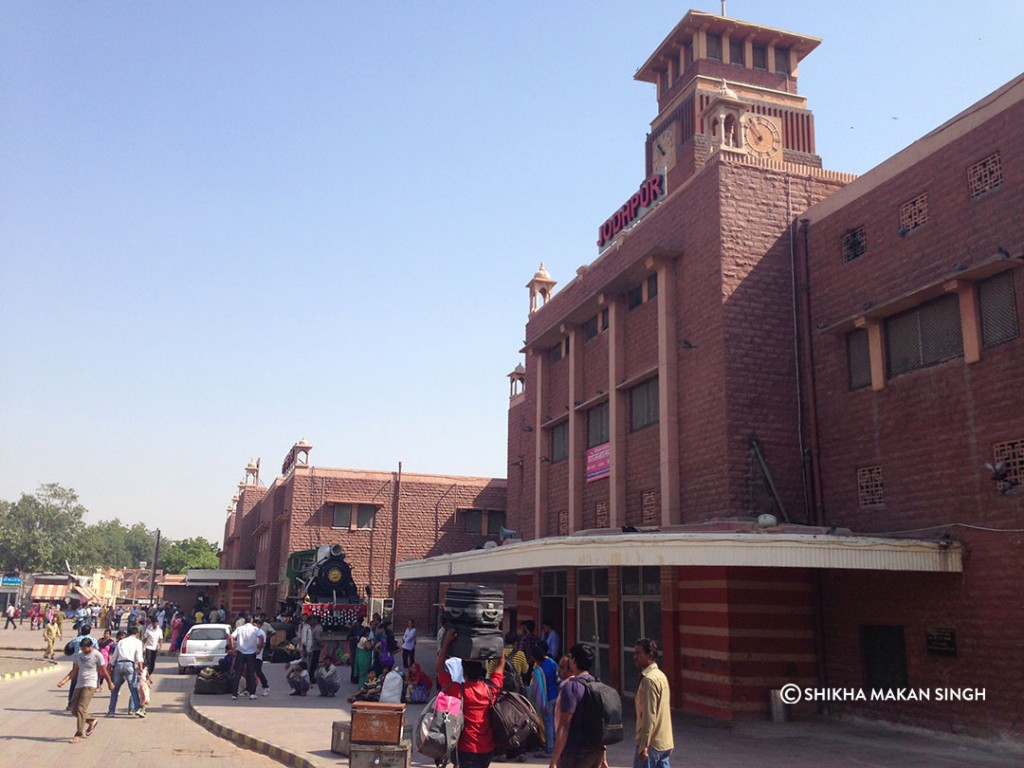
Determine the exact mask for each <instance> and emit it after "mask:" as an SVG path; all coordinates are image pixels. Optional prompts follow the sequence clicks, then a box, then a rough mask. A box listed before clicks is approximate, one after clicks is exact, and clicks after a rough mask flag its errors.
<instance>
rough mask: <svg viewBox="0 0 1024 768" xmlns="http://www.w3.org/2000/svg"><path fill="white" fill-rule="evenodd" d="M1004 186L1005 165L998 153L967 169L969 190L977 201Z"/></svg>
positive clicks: (972, 197)
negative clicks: (992, 190) (991, 190)
mask: <svg viewBox="0 0 1024 768" xmlns="http://www.w3.org/2000/svg"><path fill="white" fill-rule="evenodd" d="M1002 184H1003V163H1002V160H1001V159H1000V157H999V153H998V152H996V153H995V154H993V155H989V156H988V157H986V158H985V159H984V160H980V161H978V162H977V163H975V164H974V165H972V166H969V167H968V168H967V189H968V191H969V192H970V193H971V199H972V200H975V199H977V198H979V197H981V196H982V195H984V194H985V193H986V192H988V191H989V190H990V189H998V188H999V187H1000V186H1002Z"/></svg>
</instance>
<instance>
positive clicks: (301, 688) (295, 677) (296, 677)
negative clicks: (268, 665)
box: [285, 661, 309, 696]
mask: <svg viewBox="0 0 1024 768" xmlns="http://www.w3.org/2000/svg"><path fill="white" fill-rule="evenodd" d="M307 669H308V667H307V665H306V662H304V661H296V662H295V663H294V664H289V665H288V674H287V676H286V677H285V680H287V681H288V685H290V686H291V688H292V692H291V693H290V694H288V695H289V696H305V695H306V694H307V693H308V692H309V672H308V671H307Z"/></svg>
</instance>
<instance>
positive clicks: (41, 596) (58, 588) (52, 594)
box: [29, 584, 68, 601]
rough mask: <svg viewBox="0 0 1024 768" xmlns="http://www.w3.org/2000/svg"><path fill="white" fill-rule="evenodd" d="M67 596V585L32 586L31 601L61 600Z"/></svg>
mask: <svg viewBox="0 0 1024 768" xmlns="http://www.w3.org/2000/svg"><path fill="white" fill-rule="evenodd" d="M67 596H68V585H67V584H35V585H33V586H32V594H31V595H30V596H29V597H30V599H32V600H51V601H52V600H63V599H64V598H65V597H67Z"/></svg>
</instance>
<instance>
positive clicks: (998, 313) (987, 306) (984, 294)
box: [978, 272, 1020, 347]
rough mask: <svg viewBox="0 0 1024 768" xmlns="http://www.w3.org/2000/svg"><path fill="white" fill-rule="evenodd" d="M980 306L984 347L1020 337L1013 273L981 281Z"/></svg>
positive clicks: (979, 290)
mask: <svg viewBox="0 0 1024 768" xmlns="http://www.w3.org/2000/svg"><path fill="white" fill-rule="evenodd" d="M978 306H979V309H980V314H981V340H982V344H983V345H984V346H986V347H994V346H996V345H997V344H1002V343H1003V342H1006V341H1011V340H1013V339H1016V338H1017V337H1018V336H1019V335H1020V329H1019V327H1018V325H1017V299H1016V296H1015V295H1014V290H1013V272H1000V273H999V274H998V275H993V276H992V277H989V278H987V279H985V280H982V281H980V282H979V283H978Z"/></svg>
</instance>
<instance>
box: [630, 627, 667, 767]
mask: <svg viewBox="0 0 1024 768" xmlns="http://www.w3.org/2000/svg"><path fill="white" fill-rule="evenodd" d="M658 653H659V651H658V644H657V643H656V642H654V641H653V640H649V639H647V638H646V637H642V638H640V639H639V640H637V641H636V645H635V646H634V648H633V660H634V662H635V663H636V668H637V669H639V670H640V685H639V686H638V687H637V691H636V756H635V757H634V758H633V768H669V762H668V759H669V756H670V755H671V754H672V748H673V747H674V746H675V744H674V742H673V741H672V714H671V710H670V709H669V702H670V692H669V688H668V678H667V677H665V673H664V672H662V671H661V669H660V668H659V667H658Z"/></svg>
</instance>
